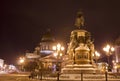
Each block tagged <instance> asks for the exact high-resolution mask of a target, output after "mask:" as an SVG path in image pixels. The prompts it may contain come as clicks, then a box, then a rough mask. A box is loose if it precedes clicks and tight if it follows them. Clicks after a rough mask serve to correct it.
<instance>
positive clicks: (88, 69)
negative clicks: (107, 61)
mask: <svg viewBox="0 0 120 81" xmlns="http://www.w3.org/2000/svg"><path fill="white" fill-rule="evenodd" d="M61 72H62V73H63V74H80V73H96V72H97V69H96V68H95V66H93V65H92V64H73V65H66V66H65V67H64V68H63V69H62V70H61Z"/></svg>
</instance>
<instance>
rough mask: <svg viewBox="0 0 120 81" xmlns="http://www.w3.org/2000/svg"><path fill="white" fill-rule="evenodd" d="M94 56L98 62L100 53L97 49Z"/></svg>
mask: <svg viewBox="0 0 120 81" xmlns="http://www.w3.org/2000/svg"><path fill="white" fill-rule="evenodd" d="M94 58H95V61H96V63H97V61H98V59H99V58H100V53H99V52H97V51H95V54H94Z"/></svg>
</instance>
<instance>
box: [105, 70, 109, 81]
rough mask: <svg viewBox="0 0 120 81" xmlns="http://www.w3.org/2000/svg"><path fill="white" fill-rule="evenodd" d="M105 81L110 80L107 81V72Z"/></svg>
mask: <svg viewBox="0 0 120 81" xmlns="http://www.w3.org/2000/svg"><path fill="white" fill-rule="evenodd" d="M105 81H108V79H107V72H105Z"/></svg>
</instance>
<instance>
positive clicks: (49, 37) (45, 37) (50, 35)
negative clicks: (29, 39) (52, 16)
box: [41, 31, 55, 42]
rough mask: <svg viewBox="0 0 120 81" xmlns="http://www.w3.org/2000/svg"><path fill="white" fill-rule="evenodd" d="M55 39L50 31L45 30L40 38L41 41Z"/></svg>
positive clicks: (52, 40)
mask: <svg viewBox="0 0 120 81" xmlns="http://www.w3.org/2000/svg"><path fill="white" fill-rule="evenodd" d="M54 41H55V39H54V37H53V36H52V34H51V33H50V31H47V32H46V33H45V34H44V35H43V36H42V39H41V42H54Z"/></svg>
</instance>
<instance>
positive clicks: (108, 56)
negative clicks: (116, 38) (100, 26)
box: [103, 44, 115, 70]
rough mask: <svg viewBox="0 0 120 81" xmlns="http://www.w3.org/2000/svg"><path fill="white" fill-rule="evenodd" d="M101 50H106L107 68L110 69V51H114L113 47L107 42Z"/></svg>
mask: <svg viewBox="0 0 120 81" xmlns="http://www.w3.org/2000/svg"><path fill="white" fill-rule="evenodd" d="M103 51H105V52H106V55H107V60H108V70H109V69H110V60H109V58H110V56H111V55H112V53H113V52H114V51H115V49H114V47H112V46H110V45H109V44H107V45H106V46H105V47H104V48H103Z"/></svg>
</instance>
